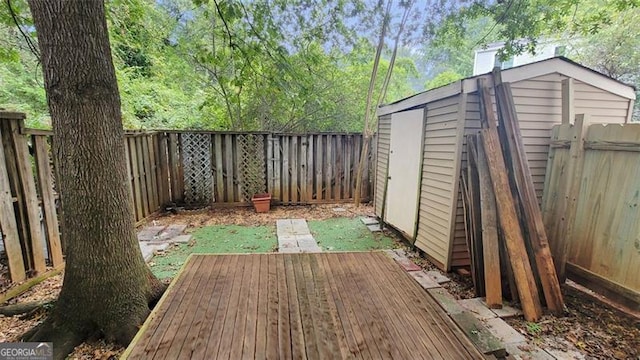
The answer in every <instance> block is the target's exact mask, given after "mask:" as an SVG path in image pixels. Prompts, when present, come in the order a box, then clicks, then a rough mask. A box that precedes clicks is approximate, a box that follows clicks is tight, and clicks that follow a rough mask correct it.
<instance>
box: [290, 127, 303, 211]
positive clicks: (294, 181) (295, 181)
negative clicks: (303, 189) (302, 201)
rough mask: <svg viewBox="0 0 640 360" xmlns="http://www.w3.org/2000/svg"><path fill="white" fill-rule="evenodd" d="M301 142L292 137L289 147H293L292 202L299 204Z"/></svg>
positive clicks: (291, 164)
mask: <svg viewBox="0 0 640 360" xmlns="http://www.w3.org/2000/svg"><path fill="white" fill-rule="evenodd" d="M299 145H300V144H299V142H298V137H297V136H292V137H291V142H290V143H289V146H290V147H291V149H290V151H291V153H290V159H291V161H290V169H291V171H290V176H291V199H290V201H291V202H298V193H299V191H298V190H299V188H298V174H299V173H300V168H299V166H298V165H299V163H298V155H299V154H300V151H299V150H300V149H299Z"/></svg>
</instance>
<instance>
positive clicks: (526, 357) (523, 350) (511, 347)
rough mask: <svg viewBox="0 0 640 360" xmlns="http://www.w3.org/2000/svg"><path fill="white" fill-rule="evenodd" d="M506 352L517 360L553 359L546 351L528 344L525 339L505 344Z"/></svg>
mask: <svg viewBox="0 0 640 360" xmlns="http://www.w3.org/2000/svg"><path fill="white" fill-rule="evenodd" d="M504 347H505V349H507V353H508V354H509V355H511V356H512V357H513V358H514V359H517V360H538V359H540V360H554V359H555V358H554V357H553V356H551V355H549V353H548V352H546V351H544V350H542V349H540V348H538V347H536V346H535V345H530V344H528V343H527V342H526V341H525V342H521V343H513V344H505V345H504Z"/></svg>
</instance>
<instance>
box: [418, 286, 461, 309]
mask: <svg viewBox="0 0 640 360" xmlns="http://www.w3.org/2000/svg"><path fill="white" fill-rule="evenodd" d="M427 292H428V293H429V294H430V295H431V297H433V298H434V299H435V300H436V301H437V302H438V304H440V306H441V307H442V308H443V309H444V311H445V312H446V313H447V314H449V315H453V314H459V313H461V312H464V311H465V309H464V308H463V307H462V306H460V304H458V302H457V301H456V299H454V298H453V296H452V295H451V294H449V292H448V291H447V290H446V289H444V288H441V287H440V288H433V289H428V290H427Z"/></svg>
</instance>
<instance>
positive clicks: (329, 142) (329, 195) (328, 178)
mask: <svg viewBox="0 0 640 360" xmlns="http://www.w3.org/2000/svg"><path fill="white" fill-rule="evenodd" d="M332 149H333V136H332V135H327V137H326V151H327V162H326V163H325V166H326V168H325V180H324V181H325V189H326V190H325V200H332V199H333V191H332V184H331V182H332V181H333V168H332V164H333V161H334V160H333V156H332V155H333V154H332Z"/></svg>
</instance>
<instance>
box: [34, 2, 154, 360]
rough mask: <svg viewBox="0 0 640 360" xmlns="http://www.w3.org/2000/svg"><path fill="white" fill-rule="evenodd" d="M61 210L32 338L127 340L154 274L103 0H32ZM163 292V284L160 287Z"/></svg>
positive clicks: (64, 347)
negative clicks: (57, 249) (56, 284)
mask: <svg viewBox="0 0 640 360" xmlns="http://www.w3.org/2000/svg"><path fill="white" fill-rule="evenodd" d="M29 6H30V8H31V13H32V15H33V19H34V23H35V26H36V30H37V34H38V42H39V46H40V50H41V55H42V59H41V61H42V68H43V72H44V82H45V90H46V93H47V101H48V104H49V111H50V114H51V119H52V123H53V132H54V141H53V152H54V156H55V158H56V160H57V162H56V164H57V165H58V167H59V168H58V171H59V178H58V179H57V180H58V184H59V188H60V197H61V203H62V212H63V213H64V220H65V221H64V231H63V232H62V237H63V241H64V243H65V244H66V270H65V275H64V282H63V287H62V291H61V293H60V297H59V299H58V301H57V302H56V305H55V307H54V308H53V309H52V312H51V314H50V316H49V317H48V318H47V320H46V321H45V323H43V325H42V326H41V327H40V328H39V329H38V331H37V332H36V333H35V334H34V336H33V337H32V338H31V341H45V340H46V341H53V343H54V357H55V358H64V357H65V356H66V355H67V354H68V353H69V352H70V351H71V350H72V349H73V347H74V346H76V345H78V344H79V343H81V342H82V341H83V340H84V339H86V338H87V337H88V336H90V335H94V334H98V335H102V336H104V337H105V338H106V340H107V341H116V342H118V343H120V344H123V345H126V344H128V343H129V342H130V340H131V339H132V338H133V336H134V335H135V334H136V332H137V330H138V327H139V325H140V324H141V323H142V322H143V321H144V320H145V318H146V317H147V315H148V314H149V303H150V302H152V301H154V300H155V299H154V298H155V297H157V296H158V293H159V291H158V289H159V288H161V287H159V281H158V280H157V279H156V278H155V277H154V276H153V275H152V274H151V272H150V270H149V268H148V267H147V265H146V264H145V262H144V259H143V257H142V254H141V252H140V248H139V247H138V243H137V240H136V234H135V229H134V223H133V218H134V217H133V207H132V206H131V198H130V195H129V188H128V186H129V184H128V174H127V168H126V157H125V145H124V131H123V128H122V118H121V112H120V96H119V93H118V85H117V82H116V75H115V69H114V66H113V62H112V58H111V49H110V45H109V37H108V32H107V23H106V19H105V9H104V3H103V2H102V1H64V0H29ZM160 293H161V291H160Z"/></svg>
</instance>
